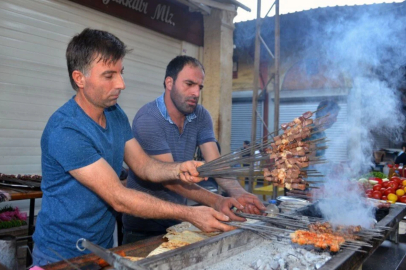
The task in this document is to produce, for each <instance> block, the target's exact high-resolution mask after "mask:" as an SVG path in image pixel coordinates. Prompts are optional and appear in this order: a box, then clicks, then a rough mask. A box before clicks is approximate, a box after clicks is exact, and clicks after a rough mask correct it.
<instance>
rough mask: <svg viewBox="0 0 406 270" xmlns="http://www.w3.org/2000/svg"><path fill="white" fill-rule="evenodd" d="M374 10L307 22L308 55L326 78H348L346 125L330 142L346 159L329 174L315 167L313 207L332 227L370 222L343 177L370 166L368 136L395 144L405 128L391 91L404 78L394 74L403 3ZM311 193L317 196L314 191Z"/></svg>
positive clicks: (369, 212) (356, 191) (368, 210)
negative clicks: (321, 179) (318, 178)
mask: <svg viewBox="0 0 406 270" xmlns="http://www.w3.org/2000/svg"><path fill="white" fill-rule="evenodd" d="M402 4H403V3H402ZM374 6H375V7H376V8H375V9H364V12H360V11H361V10H362V9H359V11H358V12H356V13H354V14H352V15H349V14H342V13H340V14H331V15H332V17H334V16H335V17H337V19H336V20H334V22H331V23H325V22H324V23H323V24H318V21H317V19H315V20H313V21H312V23H313V24H314V25H313V26H314V27H313V29H318V31H320V32H317V33H314V34H313V35H310V39H308V40H307V42H306V44H307V48H308V49H309V51H312V52H311V55H313V56H314V51H316V52H317V54H318V55H319V57H320V58H322V59H324V61H326V63H328V65H329V66H330V67H332V68H331V69H329V70H327V71H326V73H328V74H327V75H326V76H328V77H330V78H331V77H334V76H338V74H339V73H344V74H346V75H347V77H348V78H351V81H350V85H351V87H350V88H351V89H350V90H349V95H348V100H347V106H348V110H347V116H348V117H347V119H346V120H347V121H346V123H348V125H347V126H346V127H345V128H344V129H343V131H344V132H343V133H342V134H341V136H340V138H334V140H335V143H339V144H341V145H342V146H343V147H345V145H347V147H348V153H349V160H348V162H347V163H346V164H345V165H344V164H342V166H341V167H340V168H339V170H338V169H337V167H335V169H334V170H332V169H331V167H332V166H330V165H329V166H319V167H318V168H317V169H319V170H320V171H321V172H322V173H323V174H324V175H326V180H327V182H326V183H325V186H324V192H323V194H322V195H320V196H321V197H322V198H324V200H321V201H320V204H319V207H320V210H321V211H322V213H323V215H324V216H325V217H326V218H328V220H330V221H331V222H332V223H333V224H343V225H358V224H359V225H362V226H364V227H369V226H370V225H371V224H372V223H373V220H374V216H373V214H374V213H373V209H372V207H371V206H369V205H366V204H365V200H364V199H363V198H362V195H361V194H363V190H362V189H361V188H359V187H358V186H357V185H356V184H355V183H354V182H350V181H349V179H350V178H352V177H359V176H360V175H361V174H362V173H364V172H366V171H368V170H370V168H371V166H372V165H373V159H372V157H373V150H374V138H373V135H372V132H374V133H376V134H379V135H384V136H386V137H387V138H389V139H390V140H392V141H393V142H397V143H399V142H400V141H401V137H402V136H401V132H402V131H403V129H404V126H405V117H404V115H403V112H402V104H401V95H400V93H399V91H398V90H397V87H399V83H400V82H401V80H402V79H403V80H404V74H403V73H399V72H396V71H397V70H399V69H400V68H401V67H403V66H404V65H405V62H406V53H405V52H406V50H405V44H406V43H405V36H404V34H403V33H405V27H404V26H405V25H406V19H405V15H403V14H404V12H403V14H401V12H399V11H400V8H401V9H403V5H399V6H396V7H397V8H393V6H390V5H374ZM378 7H381V8H378ZM388 7H391V8H388ZM320 33H321V35H320ZM320 37H323V40H324V42H322V45H321V46H320V42H318V43H317V42H315V40H314V38H318V39H320ZM318 41H320V40H318ZM316 44H317V45H316ZM328 139H330V138H328ZM314 195H315V196H316V198H317V196H319V195H318V194H317V192H316V193H315V194H314Z"/></svg>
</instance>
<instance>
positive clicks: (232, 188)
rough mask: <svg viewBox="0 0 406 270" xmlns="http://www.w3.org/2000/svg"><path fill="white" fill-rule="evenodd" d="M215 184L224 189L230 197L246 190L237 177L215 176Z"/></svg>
mask: <svg viewBox="0 0 406 270" xmlns="http://www.w3.org/2000/svg"><path fill="white" fill-rule="evenodd" d="M216 182H217V184H219V186H220V187H221V188H222V189H224V191H226V192H227V193H228V194H229V195H230V196H231V197H233V196H235V195H239V194H241V193H245V192H247V191H246V190H245V189H244V188H243V187H242V186H241V185H240V183H239V182H238V180H237V179H225V178H216Z"/></svg>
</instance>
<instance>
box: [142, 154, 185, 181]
mask: <svg viewBox="0 0 406 270" xmlns="http://www.w3.org/2000/svg"><path fill="white" fill-rule="evenodd" d="M179 166H180V163H172V162H171V163H169V162H163V161H160V160H157V159H154V158H152V157H150V158H149V160H148V162H147V164H145V166H138V169H137V171H136V174H137V175H138V176H139V177H141V178H142V179H145V180H148V181H151V182H163V181H167V180H173V179H179V173H180V169H179Z"/></svg>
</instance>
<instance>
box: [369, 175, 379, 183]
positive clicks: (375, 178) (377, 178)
mask: <svg viewBox="0 0 406 270" xmlns="http://www.w3.org/2000/svg"><path fill="white" fill-rule="evenodd" d="M368 180H375V181H377V182H378V184H382V178H379V177H369V179H368Z"/></svg>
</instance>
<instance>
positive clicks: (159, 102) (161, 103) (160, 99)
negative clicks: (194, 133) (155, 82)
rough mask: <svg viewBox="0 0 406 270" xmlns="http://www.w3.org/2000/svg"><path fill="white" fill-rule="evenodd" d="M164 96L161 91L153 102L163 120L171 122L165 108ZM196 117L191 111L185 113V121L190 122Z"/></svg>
mask: <svg viewBox="0 0 406 270" xmlns="http://www.w3.org/2000/svg"><path fill="white" fill-rule="evenodd" d="M164 97H165V93H163V94H162V95H161V96H160V97H158V98H157V99H156V100H155V103H156V106H157V107H158V110H159V112H160V113H161V115H162V116H163V118H165V120H167V121H168V122H169V123H171V124H173V121H172V119H171V117H170V116H169V113H168V110H167V109H166V105H165V99H164ZM196 117H197V116H196V114H195V112H192V113H190V114H188V115H186V121H188V122H189V123H190V122H192V120H193V119H195V118H196Z"/></svg>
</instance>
